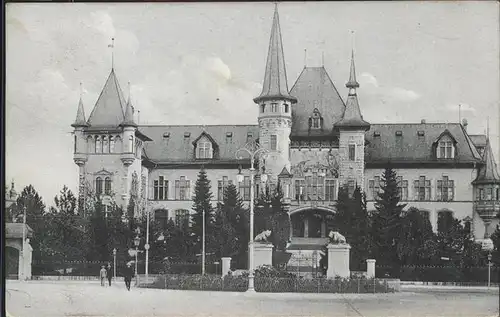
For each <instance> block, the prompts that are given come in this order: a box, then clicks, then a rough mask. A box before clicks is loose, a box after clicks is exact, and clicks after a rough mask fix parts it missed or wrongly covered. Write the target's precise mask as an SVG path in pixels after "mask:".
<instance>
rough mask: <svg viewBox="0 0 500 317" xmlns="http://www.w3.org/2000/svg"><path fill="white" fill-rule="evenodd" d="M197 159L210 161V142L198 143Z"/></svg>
mask: <svg viewBox="0 0 500 317" xmlns="http://www.w3.org/2000/svg"><path fill="white" fill-rule="evenodd" d="M197 154H198V155H197V158H199V159H211V158H212V143H211V142H200V143H198V153H197Z"/></svg>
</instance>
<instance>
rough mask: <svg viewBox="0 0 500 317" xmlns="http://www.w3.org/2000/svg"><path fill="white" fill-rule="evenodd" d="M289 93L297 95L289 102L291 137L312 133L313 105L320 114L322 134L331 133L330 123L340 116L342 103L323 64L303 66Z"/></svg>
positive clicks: (343, 106)
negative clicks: (310, 118)
mask: <svg viewBox="0 0 500 317" xmlns="http://www.w3.org/2000/svg"><path fill="white" fill-rule="evenodd" d="M290 93H291V94H292V95H293V96H296V97H297V103H296V104H294V105H292V133H291V135H292V137H293V136H308V135H311V133H310V132H313V131H310V130H309V117H310V116H311V115H312V114H313V111H314V109H315V108H317V109H318V110H319V112H320V113H321V116H322V117H323V131H321V132H320V134H322V135H330V134H331V133H332V129H333V124H334V123H335V122H337V121H338V120H340V119H341V118H342V114H343V113H344V109H345V105H344V101H343V100H342V98H341V97H340V95H339V93H338V91H337V89H336V88H335V85H334V84H333V82H332V80H331V79H330V76H328V73H327V72H326V70H325V68H324V67H305V68H304V69H303V70H302V72H301V73H300V75H299V77H298V78H297V81H296V82H295V84H294V85H293V87H292V90H291V91H290Z"/></svg>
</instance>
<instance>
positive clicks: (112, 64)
mask: <svg viewBox="0 0 500 317" xmlns="http://www.w3.org/2000/svg"><path fill="white" fill-rule="evenodd" d="M108 47H109V48H111V69H114V68H115V54H114V48H115V38H114V37H112V38H111V44H109V45H108Z"/></svg>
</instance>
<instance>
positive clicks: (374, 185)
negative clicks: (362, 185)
mask: <svg viewBox="0 0 500 317" xmlns="http://www.w3.org/2000/svg"><path fill="white" fill-rule="evenodd" d="M368 189H369V194H370V195H371V199H373V200H375V199H377V198H378V194H379V193H380V176H375V177H374V179H370V180H369V181H368Z"/></svg>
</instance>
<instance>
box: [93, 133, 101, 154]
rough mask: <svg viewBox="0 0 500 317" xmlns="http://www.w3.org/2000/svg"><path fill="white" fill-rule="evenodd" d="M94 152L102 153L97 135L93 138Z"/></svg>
mask: <svg viewBox="0 0 500 317" xmlns="http://www.w3.org/2000/svg"><path fill="white" fill-rule="evenodd" d="M95 152H96V153H102V143H101V136H99V135H97V136H96V137H95Z"/></svg>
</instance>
